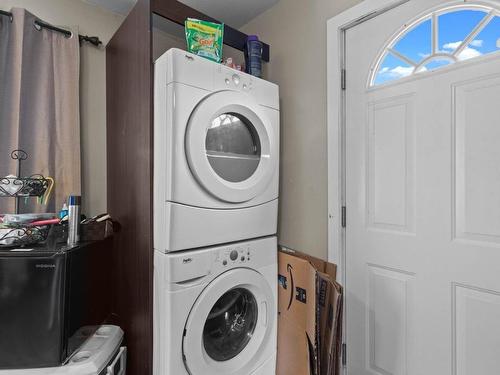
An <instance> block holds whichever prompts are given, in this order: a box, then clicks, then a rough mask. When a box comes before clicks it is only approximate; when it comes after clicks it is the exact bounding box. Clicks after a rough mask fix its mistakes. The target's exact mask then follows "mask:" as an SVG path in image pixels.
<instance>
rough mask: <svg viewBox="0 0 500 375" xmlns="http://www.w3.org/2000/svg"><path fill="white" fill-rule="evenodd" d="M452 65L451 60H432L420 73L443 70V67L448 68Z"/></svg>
mask: <svg viewBox="0 0 500 375" xmlns="http://www.w3.org/2000/svg"><path fill="white" fill-rule="evenodd" d="M450 64H452V61H451V60H447V59H439V58H438V59H436V60H432V61H431V62H430V63H428V64H426V65H425V67H424V68H423V69H421V70H420V72H424V71H427V70H436V69H439V68H442V67H443V66H447V65H450Z"/></svg>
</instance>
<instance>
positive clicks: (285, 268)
mask: <svg viewBox="0 0 500 375" xmlns="http://www.w3.org/2000/svg"><path fill="white" fill-rule="evenodd" d="M336 276H337V267H336V265H334V264H331V263H328V262H325V261H323V260H321V259H318V258H314V257H311V256H308V255H306V254H303V253H300V252H297V251H292V250H289V249H281V250H280V252H279V254H278V281H279V286H278V364H277V372H276V374H277V375H338V374H339V373H340V356H341V352H340V350H341V345H342V344H341V343H342V287H341V286H340V285H339V284H338V283H337V282H336Z"/></svg>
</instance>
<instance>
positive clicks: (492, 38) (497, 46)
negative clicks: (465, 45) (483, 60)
mask: <svg viewBox="0 0 500 375" xmlns="http://www.w3.org/2000/svg"><path fill="white" fill-rule="evenodd" d="M469 47H470V48H475V49H476V50H477V51H478V52H479V53H480V54H482V55H486V54H488V53H492V52H496V51H499V50H500V17H495V18H493V19H492V20H491V21H490V23H488V25H486V27H485V28H484V29H483V31H482V32H480V33H479V35H478V36H477V37H476V39H475V40H474V41H473V42H472V43H471V46H469Z"/></svg>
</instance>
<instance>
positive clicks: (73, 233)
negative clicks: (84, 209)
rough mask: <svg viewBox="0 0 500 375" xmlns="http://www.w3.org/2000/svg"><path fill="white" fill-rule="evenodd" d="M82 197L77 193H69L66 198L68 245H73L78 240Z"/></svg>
mask: <svg viewBox="0 0 500 375" xmlns="http://www.w3.org/2000/svg"><path fill="white" fill-rule="evenodd" d="M81 203H82V198H81V197H80V196H79V195H70V196H69V198H68V206H69V209H68V245H70V246H71V245H75V244H77V243H78V242H79V241H80V206H81Z"/></svg>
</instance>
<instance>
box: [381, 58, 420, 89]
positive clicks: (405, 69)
mask: <svg viewBox="0 0 500 375" xmlns="http://www.w3.org/2000/svg"><path fill="white" fill-rule="evenodd" d="M412 73H413V67H412V66H410V65H408V64H407V63H405V62H404V61H401V60H400V59H398V58H397V57H395V56H393V55H391V54H390V53H389V54H387V56H386V57H385V59H384V60H383V62H382V65H380V68H379V71H378V73H377V76H376V77H375V82H374V84H375V85H380V84H382V83H386V82H390V81H395V80H398V79H400V78H404V77H408V76H410V75H411V74H412Z"/></svg>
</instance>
